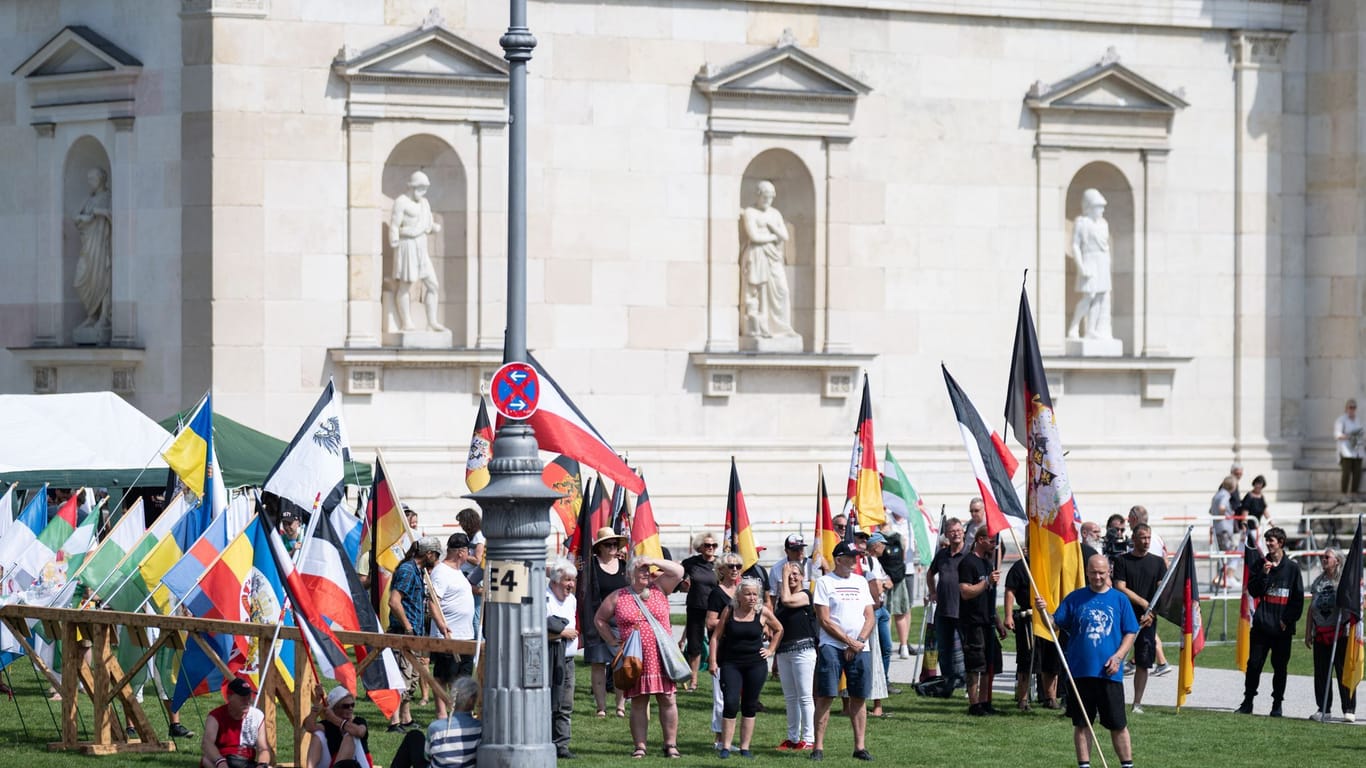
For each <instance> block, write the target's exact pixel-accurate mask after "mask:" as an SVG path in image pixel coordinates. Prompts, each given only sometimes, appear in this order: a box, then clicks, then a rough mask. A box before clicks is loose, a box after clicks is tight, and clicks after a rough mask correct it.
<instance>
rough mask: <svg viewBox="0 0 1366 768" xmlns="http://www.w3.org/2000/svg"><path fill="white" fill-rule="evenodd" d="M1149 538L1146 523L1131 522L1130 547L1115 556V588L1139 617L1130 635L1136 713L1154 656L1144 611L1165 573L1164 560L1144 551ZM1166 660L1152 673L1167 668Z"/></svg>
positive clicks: (1153, 630) (1152, 631)
mask: <svg viewBox="0 0 1366 768" xmlns="http://www.w3.org/2000/svg"><path fill="white" fill-rule="evenodd" d="M1151 541H1152V529H1151V528H1149V527H1148V525H1147V523H1139V524H1138V525H1136V526H1134V548H1133V551H1131V552H1126V553H1124V554H1122V555H1120V556H1119V557H1117V558H1115V576H1114V579H1115V589H1118V590H1119V591H1120V592H1123V593H1124V596H1125V597H1127V598H1129V602H1130V604H1132V605H1133V608H1134V615H1135V616H1138V617H1139V620H1138V636H1137V637H1135V638H1134V704H1133V711H1134V714H1136V715H1141V714H1143V691H1144V689H1146V688H1147V686H1148V670H1150V669H1152V667H1153V661H1154V660H1155V659H1156V658H1157V627H1156V626H1155V624H1156V621H1157V619H1156V617H1155V616H1153V615H1152V614H1151V613H1149V612H1148V607H1149V603H1150V602H1151V601H1152V599H1153V595H1155V594H1157V587H1158V586H1159V585H1160V584H1161V583H1162V577H1163V575H1165V574H1166V573H1167V564H1166V563H1164V562H1162V558H1160V557H1158V556H1157V555H1154V554H1152V553H1151V552H1149V551H1148V544H1149V542H1151ZM1170 669H1171V668H1170V667H1168V666H1167V665H1166V664H1163V665H1162V668H1160V669H1159V671H1158V672H1156V673H1154V674H1166V673H1167V672H1168V671H1170Z"/></svg>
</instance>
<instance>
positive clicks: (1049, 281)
mask: <svg viewBox="0 0 1366 768" xmlns="http://www.w3.org/2000/svg"><path fill="white" fill-rule="evenodd" d="M1034 160H1035V163H1036V164H1037V168H1038V176H1037V187H1036V189H1037V192H1036V197H1037V199H1038V205H1039V211H1038V215H1039V218H1038V221H1037V222H1036V225H1035V226H1036V229H1035V236H1036V239H1037V246H1036V247H1037V249H1038V251H1037V254H1038V262H1037V263H1036V264H1035V266H1034V285H1035V292H1034V298H1033V303H1034V313H1035V322H1036V323H1037V324H1038V326H1039V327H1038V328H1037V329H1036V330H1037V331H1038V334H1039V351H1040V352H1041V353H1042V354H1044V355H1061V354H1062V352H1063V337H1064V336H1066V335H1067V313H1068V312H1069V311H1070V309H1071V308H1070V307H1068V306H1067V248H1068V244H1067V230H1066V226H1067V210H1066V208H1065V206H1066V205H1067V199H1066V197H1067V182H1068V180H1067V179H1064V178H1061V177H1060V175H1059V174H1061V172H1062V171H1061V168H1060V166H1061V164H1062V151H1061V150H1059V149H1058V148H1056V147H1042V146H1039V147H1035V148H1034Z"/></svg>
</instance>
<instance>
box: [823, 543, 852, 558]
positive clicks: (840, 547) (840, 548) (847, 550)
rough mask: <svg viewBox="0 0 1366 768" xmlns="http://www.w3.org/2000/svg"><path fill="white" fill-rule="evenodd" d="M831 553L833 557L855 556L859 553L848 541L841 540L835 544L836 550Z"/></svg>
mask: <svg viewBox="0 0 1366 768" xmlns="http://www.w3.org/2000/svg"><path fill="white" fill-rule="evenodd" d="M830 554H831V556H833V557H855V556H857V554H858V553H857V552H855V551H854V550H853V548H852V547H850V546H849V544H848V543H847V542H843V541H841V542H839V543H838V544H836V545H835V549H834V551H832V552H831V553H830Z"/></svg>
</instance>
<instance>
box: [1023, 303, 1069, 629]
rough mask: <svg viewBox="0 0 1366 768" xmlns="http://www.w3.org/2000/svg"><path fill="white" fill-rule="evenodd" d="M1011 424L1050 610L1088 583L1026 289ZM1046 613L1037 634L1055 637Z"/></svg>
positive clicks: (1037, 572) (1033, 558) (1034, 563)
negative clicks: (1022, 451) (1019, 451)
mask: <svg viewBox="0 0 1366 768" xmlns="http://www.w3.org/2000/svg"><path fill="white" fill-rule="evenodd" d="M1005 417H1006V422H1007V423H1008V424H1009V425H1010V429H1011V431H1013V432H1014V433H1015V439H1016V440H1017V441H1018V442H1019V443H1020V444H1021V445H1022V446H1024V449H1025V466H1026V468H1027V469H1026V475H1025V482H1026V486H1025V488H1026V493H1025V511H1026V512H1028V514H1029V569H1030V571H1031V572H1032V573H1033V574H1034V581H1035V583H1036V584H1038V588H1039V593H1040V596H1042V597H1043V598H1044V600H1046V601H1047V602H1048V610H1049V611H1056V610H1057V609H1058V603H1060V602H1062V599H1063V597H1065V596H1067V594H1068V593H1070V592H1072V591H1073V590H1076V589H1080V588H1081V587H1082V585H1083V584H1085V583H1086V582H1085V566H1084V564H1083V563H1082V562H1081V538H1080V536H1078V535H1077V529H1078V527H1080V525H1081V518H1080V516H1079V515H1078V513H1077V504H1076V500H1075V499H1074V498H1073V496H1072V483H1071V482H1070V481H1069V480H1068V477H1067V464H1066V462H1065V461H1064V459H1063V455H1064V453H1063V449H1062V439H1061V438H1060V437H1059V436H1058V423H1057V420H1056V419H1055V416H1054V412H1053V398H1052V396H1051V395H1050V394H1049V392H1048V378H1047V376H1046V374H1045V372H1044V367H1043V357H1042V356H1041V355H1040V352H1039V339H1038V337H1037V336H1036V335H1035V333H1034V317H1033V315H1032V314H1031V313H1030V311H1029V294H1028V293H1027V292H1026V291H1025V290H1024V289H1021V291H1020V312H1019V316H1018V319H1017V321H1016V325H1015V349H1014V354H1013V356H1012V358H1011V362H1010V381H1009V383H1008V384H1007V387H1006V408H1005ZM1007 453H1008V452H1007ZM1043 617H1044V613H1043V611H1035V612H1034V634H1035V635H1038V636H1039V637H1049V632H1048V629H1047V627H1045V626H1044V621H1043Z"/></svg>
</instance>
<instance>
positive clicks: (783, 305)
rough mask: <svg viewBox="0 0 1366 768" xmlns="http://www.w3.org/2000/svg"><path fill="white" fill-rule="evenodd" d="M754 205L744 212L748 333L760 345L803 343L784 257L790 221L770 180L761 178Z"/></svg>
mask: <svg viewBox="0 0 1366 768" xmlns="http://www.w3.org/2000/svg"><path fill="white" fill-rule="evenodd" d="M755 193H756V194H755V203H754V205H752V206H750V207H749V208H746V209H745V210H744V211H743V212H741V214H740V240H741V249H740V273H741V276H742V278H743V279H742V282H743V283H744V303H745V304H744V312H745V322H744V333H743V335H744V336H745V337H747V338H749V339H752V340H755V341H756V343H758V346H760V347H765V346H769V347H771V346H772V344H764V343H762V342H764V341H765V340H772V341H775V342H776V343H777V344H779V345H782V346H789V345H794V344H795V346H796V347H797V348H800V346H801V336H800V335H798V334H797V332H796V331H794V330H792V292H791V291H790V290H789V289H788V285H787V271H786V269H785V266H786V259H785V258H784V251H785V250H786V249H785V247H784V246H785V244H786V243H787V241H788V240H789V237H790V236H789V233H788V229H787V222H785V221H783V215H782V213H780V212H779V211H778V209H777V208H774V207H773V199H774V198H775V197H776V196H777V190H775V189H774V187H773V183H772V182H770V181H761V182H759V184H758V186H757V188H756V190H755Z"/></svg>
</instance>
